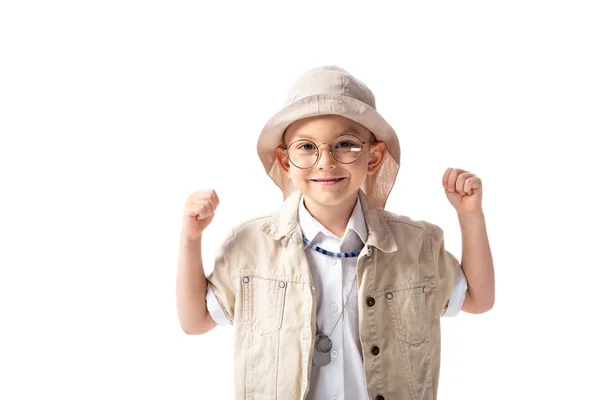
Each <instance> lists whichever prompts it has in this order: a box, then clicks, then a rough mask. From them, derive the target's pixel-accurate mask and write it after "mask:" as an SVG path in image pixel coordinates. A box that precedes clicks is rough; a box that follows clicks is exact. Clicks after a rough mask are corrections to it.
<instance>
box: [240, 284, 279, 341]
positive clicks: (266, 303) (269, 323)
mask: <svg viewBox="0 0 600 400" xmlns="http://www.w3.org/2000/svg"><path fill="white" fill-rule="evenodd" d="M242 284H243V285H244V301H245V304H246V306H247V308H245V312H246V318H245V321H246V322H247V323H249V324H250V326H251V328H252V330H253V331H254V332H256V333H258V334H259V335H261V336H265V335H269V334H271V333H273V332H276V331H278V330H280V329H281V323H282V321H283V310H284V306H285V294H286V291H287V286H288V283H287V282H286V281H283V280H276V279H265V278H259V277H256V276H244V277H242Z"/></svg>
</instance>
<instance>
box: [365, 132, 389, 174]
mask: <svg viewBox="0 0 600 400" xmlns="http://www.w3.org/2000/svg"><path fill="white" fill-rule="evenodd" d="M386 150H387V146H386V145H385V142H382V141H379V140H378V141H376V142H375V143H371V145H370V148H369V166H368V171H367V173H368V174H369V175H372V174H374V173H375V172H376V171H377V170H378V169H379V167H380V166H381V164H382V163H383V160H384V158H385V153H386Z"/></svg>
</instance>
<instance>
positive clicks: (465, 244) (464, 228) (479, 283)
mask: <svg viewBox="0 0 600 400" xmlns="http://www.w3.org/2000/svg"><path fill="white" fill-rule="evenodd" d="M458 221H459V223H460V229H461V233H462V258H461V265H462V268H463V272H464V273H465V277H466V278H467V282H468V291H467V297H466V298H465V302H464V305H463V310H464V311H466V312H470V313H477V314H478V313H483V312H486V311H488V310H490V309H491V308H492V306H493V305H494V300H495V279H494V263H493V260H492V253H491V250H490V243H489V240H488V236H487V230H486V225H485V216H484V214H483V212H481V213H477V214H458Z"/></svg>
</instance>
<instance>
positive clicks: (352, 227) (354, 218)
mask: <svg viewBox="0 0 600 400" xmlns="http://www.w3.org/2000/svg"><path fill="white" fill-rule="evenodd" d="M298 223H299V225H300V229H302V233H304V236H306V237H307V239H308V240H310V241H311V242H312V241H314V240H315V238H316V237H317V235H318V234H319V233H322V234H324V235H327V236H332V237H336V236H335V235H334V234H333V233H331V232H330V231H329V230H328V229H327V228H325V227H324V226H323V225H322V224H321V223H320V222H319V221H317V220H316V219H315V218H314V217H313V216H312V215H311V214H310V213H309V212H308V210H307V209H306V207H305V206H304V196H302V197H301V198H300V202H299V204H298ZM351 231H354V232H356V234H357V235H358V236H359V237H360V239H361V240H362V242H363V243H366V241H367V224H366V222H365V216H364V214H363V210H362V205H361V202H360V197H359V198H358V199H357V200H356V204H355V205H354V210H353V211H352V215H351V216H350V220H349V221H348V225H347V226H346V231H345V232H344V236H343V237H342V238H341V240H342V242H343V241H344V240H345V239H346V238H347V237H348V234H349V233H350V232H351Z"/></svg>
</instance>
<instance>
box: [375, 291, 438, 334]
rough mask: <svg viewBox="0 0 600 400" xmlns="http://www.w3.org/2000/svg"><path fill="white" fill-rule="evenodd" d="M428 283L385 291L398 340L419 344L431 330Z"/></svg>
mask: <svg viewBox="0 0 600 400" xmlns="http://www.w3.org/2000/svg"><path fill="white" fill-rule="evenodd" d="M430 289H431V288H430V287H429V285H428V284H423V285H419V286H416V287H411V288H408V289H389V290H386V291H385V293H384V296H385V301H386V303H387V306H388V309H389V312H390V318H391V321H392V326H393V331H394V336H395V337H396V339H398V340H402V341H404V342H407V343H410V344H413V345H418V344H421V343H422V342H423V340H424V339H425V337H426V336H427V333H428V331H429V318H428V315H427V300H426V295H427V293H429V292H430Z"/></svg>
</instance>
